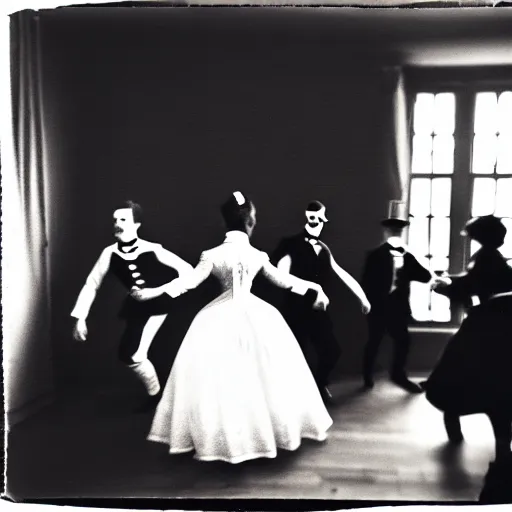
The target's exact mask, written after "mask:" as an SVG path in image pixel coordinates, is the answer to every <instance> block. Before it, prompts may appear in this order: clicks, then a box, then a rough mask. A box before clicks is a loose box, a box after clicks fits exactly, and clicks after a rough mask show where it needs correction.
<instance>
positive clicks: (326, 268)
mask: <svg viewBox="0 0 512 512" xmlns="http://www.w3.org/2000/svg"><path fill="white" fill-rule="evenodd" d="M305 213H306V224H305V226H304V230H303V231H302V232H301V233H299V234H297V235H295V236H292V237H288V238H284V239H283V240H281V242H280V243H279V245H278V247H277V249H276V251H275V252H274V254H273V260H274V261H275V262H276V263H277V267H278V268H279V269H281V270H284V271H286V272H289V273H290V274H292V275H294V276H296V277H299V278H301V279H305V280H307V281H312V282H314V283H317V284H319V285H320V286H321V287H322V288H324V287H325V286H326V284H327V283H328V281H330V280H331V278H332V273H333V272H334V274H336V275H337V276H338V278H339V279H341V281H343V282H344V283H345V284H346V285H347V286H348V287H349V289H350V290H351V291H352V292H353V293H354V295H356V297H357V298H358V299H359V300H360V302H361V306H362V310H363V313H364V314H367V313H368V312H369V311H370V303H369V302H368V299H367V298H366V295H365V293H364V291H363V289H362V287H361V286H360V285H359V283H358V282H357V281H356V280H355V279H354V278H353V277H352V276H351V275H350V274H349V273H348V272H346V271H345V270H343V269H342V268H341V267H340V266H339V265H338V263H336V260H335V259H334V257H333V255H332V252H331V250H330V249H329V247H328V246H327V245H326V244H325V243H324V242H323V241H321V240H320V236H321V234H322V231H323V228H324V225H325V223H326V222H328V220H327V217H326V209H325V206H324V205H323V204H322V203H321V202H320V201H312V202H310V203H309V205H308V206H307V208H306V212H305ZM314 300H315V296H314V294H312V293H307V294H306V295H305V296H298V295H294V294H288V295H287V297H286V299H285V303H284V305H283V316H284V317H285V319H286V320H287V322H288V324H289V325H290V327H291V329H292V331H293V333H294V334H295V337H296V338H297V340H298V342H299V345H300V347H301V349H302V351H303V352H304V355H305V356H306V359H308V357H307V347H308V345H311V347H312V348H313V350H314V352H315V353H316V359H317V365H316V369H313V368H311V371H312V373H313V375H314V376H315V380H316V383H317V386H318V388H319V390H320V393H321V395H322V398H323V399H324V401H326V402H328V401H330V400H331V398H332V396H331V393H330V391H329V389H328V385H329V375H330V373H331V371H332V370H333V369H334V367H335V366H336V364H337V363H338V360H339V357H340V354H341V349H340V347H339V345H338V341H337V340H336V338H335V336H334V333H333V324H332V320H331V318H330V315H329V312H328V310H325V311H321V310H316V309H313V308H312V307H311V306H312V304H313V302H314ZM308 364H310V367H311V362H310V361H309V360H308Z"/></svg>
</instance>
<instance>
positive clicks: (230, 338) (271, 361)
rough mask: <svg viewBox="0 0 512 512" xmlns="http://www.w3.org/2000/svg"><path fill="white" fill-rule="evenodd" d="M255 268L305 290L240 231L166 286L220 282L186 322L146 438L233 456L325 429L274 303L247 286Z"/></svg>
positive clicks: (287, 444)
mask: <svg viewBox="0 0 512 512" xmlns="http://www.w3.org/2000/svg"><path fill="white" fill-rule="evenodd" d="M260 271H261V272H262V273H263V274H264V275H265V276H266V277H267V278H269V279H270V280H271V281H272V282H274V283H275V284H276V285H278V286H280V287H283V288H291V289H292V292H296V293H301V294H304V293H305V291H306V289H307V288H305V287H304V282H303V281H300V280H299V279H297V278H295V277H293V276H290V275H289V274H286V273H283V272H281V271H279V270H278V269H276V268H275V267H274V266H273V265H271V264H270V262H269V258H268V256H267V255H266V254H265V253H263V252H261V251H259V250H257V249H255V248H254V247H252V246H251V245H250V243H249V238H248V236H247V235H246V234H245V233H242V232H238V231H231V232H228V233H227V235H226V239H225V241H224V243H223V244H221V245H220V246H218V247H215V248H214V249H210V250H208V251H205V252H203V253H202V255H201V259H200V262H199V264H198V265H197V267H196V268H195V269H194V271H193V272H192V274H190V275H189V276H185V277H181V278H178V279H176V280H174V281H173V282H172V283H170V284H169V285H168V288H167V293H169V294H170V295H171V296H174V297H176V296H178V295H180V294H181V293H184V292H185V291H187V290H190V289H192V288H195V287H197V286H198V285H199V284H200V283H201V282H203V281H204V280H205V279H206V278H207V277H208V276H209V275H210V274H213V275H214V276H216V277H217V278H218V279H219V281H220V282H221V284H222V287H223V293H222V294H221V295H220V296H219V297H217V298H216V299H215V300H214V301H212V302H211V303H210V304H208V305H207V306H205V307H204V308H203V309H202V310H201V311H200V312H199V313H198V314H197V316H196V317H195V318H194V320H193V321H192V324H191V325H190V328H189V330H188V332H187V334H186V336H185V338H184V340H183V342H182V345H181V347H180V350H179V351H178V354H177V356H176V359H175V362H174V365H173V368H172V370H171V373H170V376H169V379H168V381H167V384H166V386H165V388H164V391H163V394H162V398H161V401H160V403H159V405H158V407H157V409H156V412H155V417H154V419H153V423H152V426H151V430H150V433H149V435H148V440H150V441H154V442H159V443H165V444H167V445H169V452H170V453H184V452H190V451H195V455H194V456H195V458H196V459H199V460H203V461H212V460H221V461H226V462H230V463H239V462H243V461H246V460H249V459H256V458H260V457H266V458H273V457H276V455H277V449H278V448H281V449H285V450H296V449H297V448H298V447H299V446H300V444H301V439H302V438H310V439H314V440H317V441H323V440H325V439H326V437H327V430H328V429H329V427H330V426H331V425H332V419H331V418H330V416H329V414H328V412H327V410H326V408H325V406H324V403H323V401H322V399H321V397H320V393H319V391H318V388H317V386H316V383H315V381H314V379H313V376H312V374H311V371H310V370H309V368H308V365H307V363H306V361H305V359H304V356H303V354H302V351H301V349H300V347H299V345H298V343H297V340H296V339H295V337H294V335H293V333H292V331H291V330H290V328H289V327H288V324H287V323H286V322H285V320H284V319H283V317H282V316H281V314H280V313H279V312H278V311H277V309H275V308H274V307H273V306H271V305H270V304H268V303H266V302H264V301H263V300H261V299H259V298H258V297H256V296H255V295H253V294H251V291H250V290H251V285H252V281H253V279H254V277H255V276H256V275H257V274H258V273H259V272H260Z"/></svg>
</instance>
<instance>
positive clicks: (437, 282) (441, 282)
mask: <svg viewBox="0 0 512 512" xmlns="http://www.w3.org/2000/svg"><path fill="white" fill-rule="evenodd" d="M451 282H452V281H451V279H450V278H448V277H436V278H435V279H434V281H433V283H432V284H431V285H430V287H431V288H432V290H434V291H438V290H442V289H443V288H446V287H447V286H449V285H450V284H451Z"/></svg>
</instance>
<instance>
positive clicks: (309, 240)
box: [304, 236, 318, 245]
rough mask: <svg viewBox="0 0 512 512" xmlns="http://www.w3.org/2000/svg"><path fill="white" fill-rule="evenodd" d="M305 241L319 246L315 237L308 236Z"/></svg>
mask: <svg viewBox="0 0 512 512" xmlns="http://www.w3.org/2000/svg"><path fill="white" fill-rule="evenodd" d="M304 240H305V241H306V242H309V243H310V244H311V245H316V244H318V238H314V237H310V236H306V237H304Z"/></svg>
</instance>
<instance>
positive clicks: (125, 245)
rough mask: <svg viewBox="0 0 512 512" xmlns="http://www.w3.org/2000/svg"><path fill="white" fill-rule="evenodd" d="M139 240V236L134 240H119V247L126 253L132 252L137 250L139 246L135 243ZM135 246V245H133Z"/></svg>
mask: <svg viewBox="0 0 512 512" xmlns="http://www.w3.org/2000/svg"><path fill="white" fill-rule="evenodd" d="M137 242H138V239H137V238H134V239H133V240H130V241H129V242H117V247H118V249H119V250H120V251H121V252H124V253H130V252H133V251H135V249H137V246H136V245H135V244H136V243H137ZM133 246H135V247H133Z"/></svg>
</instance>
